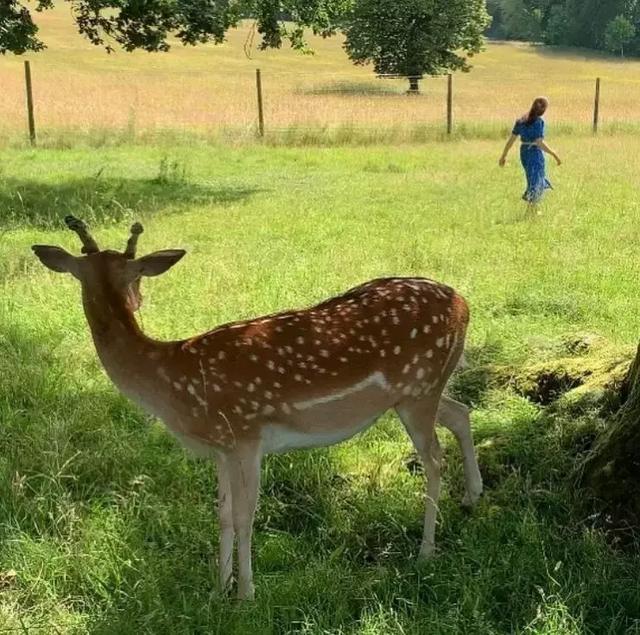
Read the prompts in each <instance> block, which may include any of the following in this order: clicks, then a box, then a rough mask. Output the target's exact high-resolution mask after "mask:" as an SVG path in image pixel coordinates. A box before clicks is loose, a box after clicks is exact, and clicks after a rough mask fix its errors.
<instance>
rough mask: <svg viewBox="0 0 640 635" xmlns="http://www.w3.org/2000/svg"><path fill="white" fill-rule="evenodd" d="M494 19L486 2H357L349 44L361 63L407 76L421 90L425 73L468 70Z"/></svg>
mask: <svg viewBox="0 0 640 635" xmlns="http://www.w3.org/2000/svg"><path fill="white" fill-rule="evenodd" d="M489 22H490V18H489V15H488V14H487V11H486V5H485V0H394V1H391V0H357V1H356V2H355V3H354V5H353V8H352V10H351V11H350V12H349V14H348V16H347V18H346V20H345V24H344V27H343V28H344V31H345V34H346V39H345V43H344V47H345V50H346V51H347V54H348V55H349V57H350V58H351V60H352V61H353V62H355V63H356V64H367V63H373V67H374V70H375V72H376V73H378V74H380V75H387V74H392V75H401V76H403V77H407V78H409V90H410V91H412V92H417V91H418V88H419V84H418V81H419V79H420V78H421V77H423V76H424V75H441V74H443V73H446V72H449V71H456V70H462V71H465V70H468V69H469V68H470V67H469V63H468V57H470V56H472V55H473V54H475V53H478V52H479V51H480V50H481V49H482V46H483V43H484V37H483V33H484V31H485V29H486V28H487V27H488V25H489Z"/></svg>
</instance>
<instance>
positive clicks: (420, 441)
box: [396, 396, 442, 559]
mask: <svg viewBox="0 0 640 635" xmlns="http://www.w3.org/2000/svg"><path fill="white" fill-rule="evenodd" d="M437 404H438V399H437V396H436V398H435V399H434V397H433V396H431V397H430V398H429V399H424V400H422V401H417V402H408V403H404V404H400V405H399V406H398V407H397V408H396V410H397V412H398V415H399V416H400V419H401V420H402V423H403V424H404V426H405V428H406V429H407V432H408V433H409V436H410V437H411V440H412V441H413V444H414V446H415V448H416V451H417V452H418V454H419V456H420V459H421V460H422V463H423V465H424V471H425V474H426V476H427V500H426V508H425V514H424V532H423V536H422V545H421V546H420V553H419V554H418V559H425V558H429V557H430V556H431V555H432V554H433V552H434V550H435V532H436V517H437V514H438V499H439V498H440V460H441V458H442V455H441V451H440V444H439V443H438V437H437V436H436V430H435V419H436V411H437Z"/></svg>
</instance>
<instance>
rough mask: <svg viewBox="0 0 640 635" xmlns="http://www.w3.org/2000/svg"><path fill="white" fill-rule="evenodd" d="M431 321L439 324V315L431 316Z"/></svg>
mask: <svg viewBox="0 0 640 635" xmlns="http://www.w3.org/2000/svg"><path fill="white" fill-rule="evenodd" d="M431 321H432V322H433V323H434V324H437V323H438V316H437V315H433V316H432V317H431Z"/></svg>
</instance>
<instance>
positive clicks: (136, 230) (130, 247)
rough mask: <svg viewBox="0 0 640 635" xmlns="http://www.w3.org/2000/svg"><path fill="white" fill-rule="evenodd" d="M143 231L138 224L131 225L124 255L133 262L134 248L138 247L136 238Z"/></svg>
mask: <svg viewBox="0 0 640 635" xmlns="http://www.w3.org/2000/svg"><path fill="white" fill-rule="evenodd" d="M143 231H144V228H143V227H142V225H141V224H140V223H134V224H133V225H131V236H129V240H128V241H127V247H126V249H125V250H124V255H125V256H126V257H127V258H129V259H131V260H133V258H135V257H136V247H137V246H138V237H139V236H140V234H141V233H142V232H143Z"/></svg>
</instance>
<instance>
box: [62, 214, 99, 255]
mask: <svg viewBox="0 0 640 635" xmlns="http://www.w3.org/2000/svg"><path fill="white" fill-rule="evenodd" d="M64 222H65V224H66V225H67V227H68V228H69V229H70V230H71V231H74V232H76V234H78V237H79V238H80V240H81V241H82V253H83V254H96V253H98V252H99V251H100V248H99V247H98V243H96V241H95V240H94V239H93V237H92V236H91V234H90V233H89V230H88V228H87V225H86V223H85V222H84V221H81V220H80V219H79V218H76V217H75V216H71V215H69V216H65V217H64Z"/></svg>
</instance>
